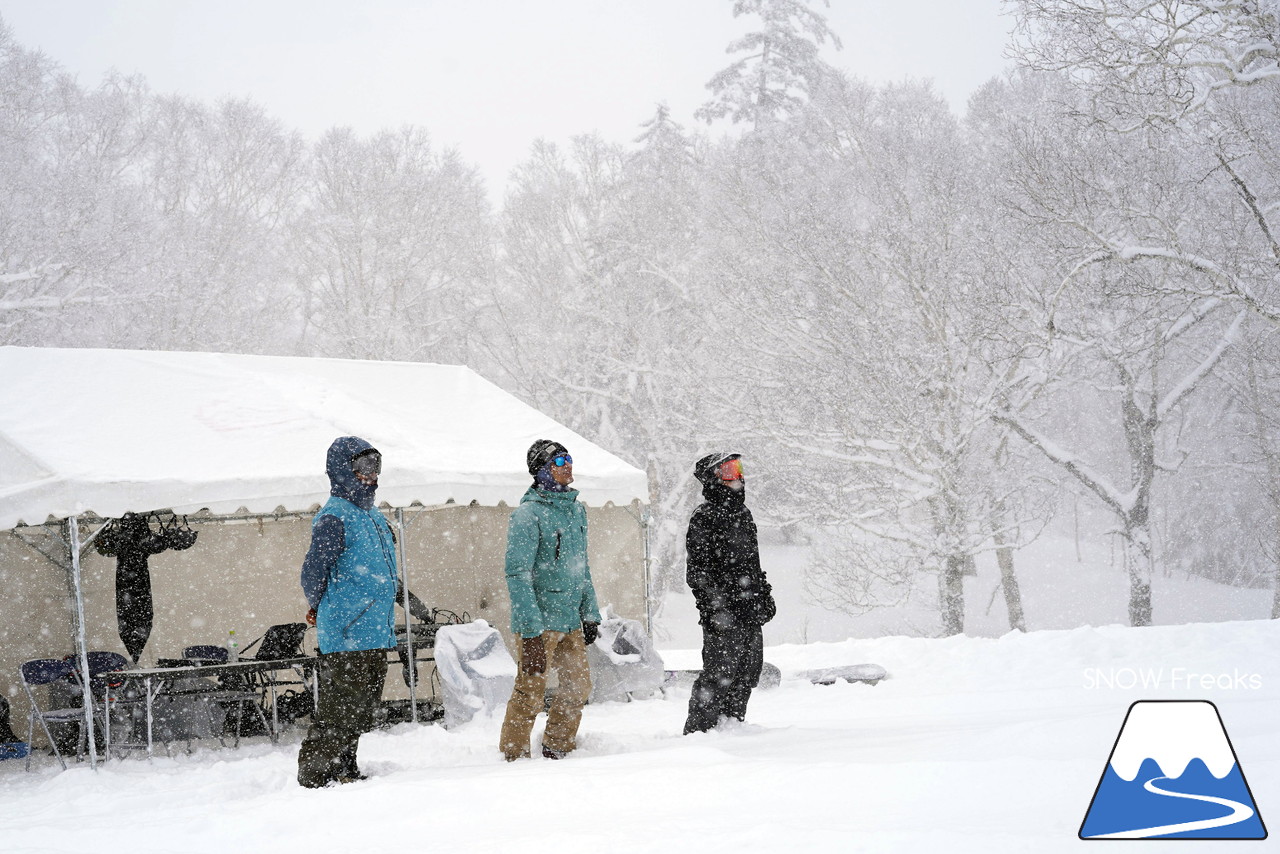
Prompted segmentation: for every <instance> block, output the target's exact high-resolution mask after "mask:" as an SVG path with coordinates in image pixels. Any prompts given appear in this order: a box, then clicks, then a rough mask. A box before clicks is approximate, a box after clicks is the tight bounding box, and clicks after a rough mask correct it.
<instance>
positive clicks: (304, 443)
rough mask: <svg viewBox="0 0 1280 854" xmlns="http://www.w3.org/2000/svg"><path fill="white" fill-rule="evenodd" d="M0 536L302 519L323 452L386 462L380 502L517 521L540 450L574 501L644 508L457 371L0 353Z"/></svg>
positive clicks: (574, 447)
mask: <svg viewBox="0 0 1280 854" xmlns="http://www.w3.org/2000/svg"><path fill="white" fill-rule="evenodd" d="M0 376H3V377H4V381H3V382H2V383H0V530H4V529H8V528H12V527H14V526H15V525H17V524H19V523H26V524H32V525H37V524H42V523H44V522H45V521H47V520H48V519H49V518H51V517H52V518H58V519H61V518H65V517H67V516H70V515H73V514H80V513H86V512H93V513H96V514H97V515H99V516H103V517H116V516H120V515H121V514H123V513H125V512H127V511H130V510H132V511H138V512H143V511H149V510H157V509H165V508H172V509H173V510H174V511H177V512H179V513H194V512H196V511H199V510H201V509H208V510H209V511H211V512H213V513H234V512H235V511H237V510H239V509H241V508H244V509H246V510H248V511H250V512H254V513H270V512H272V511H274V510H276V509H277V508H281V507H283V508H284V509H285V510H289V511H305V510H308V509H309V508H311V507H313V506H315V505H317V504H322V503H323V502H324V501H325V500H326V498H327V496H328V494H329V481H328V478H327V477H326V476H325V473H324V461H325V453H326V451H327V450H328V447H329V445H330V443H331V442H332V441H333V440H334V439H335V438H337V437H338V436H347V435H355V436H360V437H362V438H364V439H367V440H368V441H369V442H371V443H373V445H374V446H375V447H377V448H378V449H379V450H381V451H382V453H383V472H382V478H381V485H380V488H379V490H378V502H379V503H383V502H385V503H388V504H390V505H392V506H395V507H407V506H409V505H410V504H412V503H414V502H420V503H422V504H425V505H432V504H444V503H446V502H447V501H448V500H449V499H452V500H454V501H456V502H457V503H460V504H465V503H470V502H471V501H476V502H479V503H480V504H486V505H495V504H497V503H499V502H506V503H508V504H515V503H516V502H518V501H519V499H520V496H521V495H523V494H524V491H525V490H526V489H527V488H528V486H529V484H530V482H531V481H530V478H529V474H528V470H527V469H526V467H525V452H526V450H527V449H528V447H529V445H530V444H531V443H532V442H533V441H534V440H535V439H538V438H543V437H545V438H549V439H555V440H557V441H560V442H561V443H563V444H564V445H565V446H566V447H568V448H569V451H570V453H572V454H573V457H574V476H575V479H576V480H575V483H574V487H575V488H576V489H579V490H580V491H581V493H582V495H581V498H582V500H583V501H585V502H587V503H589V504H594V505H602V504H604V503H606V502H610V501H612V502H614V503H616V504H626V503H630V502H631V501H632V500H633V499H639V500H640V501H642V502H647V501H648V486H647V483H646V479H645V475H644V473H643V472H641V471H640V470H639V469H636V468H635V467H633V466H631V465H628V464H627V463H625V462H623V461H622V460H620V459H619V458H617V457H615V456H613V455H612V454H610V453H608V452H607V451H605V450H603V449H601V448H599V447H597V446H596V445H593V444H592V443H590V442H588V441H587V440H585V439H583V438H582V437H580V436H578V435H577V434H575V433H573V432H571V431H570V430H568V429H567V428H565V427H563V426H561V425H560V424H559V423H557V422H555V421H553V420H552V419H551V418H549V417H547V416H546V415H544V414H542V413H541V412H539V411H537V410H536V409H533V408H532V407H529V406H526V405H525V404H523V403H521V402H520V401H519V400H517V399H516V398H515V397H513V396H512V395H510V394H508V393H506V392H505V391H503V390H502V389H500V388H498V387H497V386H496V385H494V384H493V383H491V382H489V381H487V380H485V379H483V378H481V377H480V376H479V375H478V374H476V373H475V372H474V371H472V370H470V369H469V368H464V367H457V366H452V365H430V364H419V363H409V362H363V361H351V360H343V359H308V358H293V357H279V356H240V355H229V354H219V353H174V352H158V351H135V350H90V349H55V348H35V347H0Z"/></svg>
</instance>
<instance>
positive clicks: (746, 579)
mask: <svg viewBox="0 0 1280 854" xmlns="http://www.w3.org/2000/svg"><path fill="white" fill-rule="evenodd" d="M702 496H703V498H704V499H705V501H704V502H703V503H702V504H700V505H698V508H697V509H696V510H694V511H693V517H692V518H690V520H689V531H688V533H687V535H686V537H685V548H686V551H687V555H688V570H687V573H686V576H685V578H686V580H687V581H688V582H689V589H690V590H692V591H693V597H694V599H695V601H696V602H697V603H698V617H699V618H698V622H699V623H700V624H701V625H702V626H703V627H705V628H709V629H712V630H716V629H729V628H733V627H735V626H763V625H764V624H765V623H767V622H769V621H770V620H772V619H773V616H774V614H775V613H776V611H777V606H776V605H775V604H774V601H773V588H772V587H770V586H769V582H768V580H766V578H765V574H764V570H763V569H761V567H760V545H759V542H758V539H757V534H756V523H755V520H754V519H752V517H751V511H750V510H748V509H747V507H746V503H745V499H746V490H745V485H744V489H743V490H741V491H734V490H732V489H729V488H728V487H726V486H724V484H722V483H721V482H720V481H719V479H718V478H716V477H714V475H712V476H710V477H708V478H706V479H703V480H702Z"/></svg>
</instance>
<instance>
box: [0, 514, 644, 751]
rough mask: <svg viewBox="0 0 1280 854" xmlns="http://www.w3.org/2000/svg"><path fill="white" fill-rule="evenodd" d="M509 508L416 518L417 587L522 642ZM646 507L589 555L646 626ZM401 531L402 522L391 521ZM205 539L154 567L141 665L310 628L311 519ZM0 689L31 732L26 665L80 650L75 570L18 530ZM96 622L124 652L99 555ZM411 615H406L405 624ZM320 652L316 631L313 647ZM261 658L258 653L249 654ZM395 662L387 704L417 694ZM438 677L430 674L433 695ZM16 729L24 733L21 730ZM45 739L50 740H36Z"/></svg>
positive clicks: (2, 575)
mask: <svg viewBox="0 0 1280 854" xmlns="http://www.w3.org/2000/svg"><path fill="white" fill-rule="evenodd" d="M510 513H511V510H510V508H507V507H504V506H499V507H484V506H478V505H470V506H467V505H446V506H444V507H434V508H425V509H418V508H414V509H411V510H406V511H405V513H404V516H405V542H406V563H407V567H408V572H409V588H410V589H411V590H412V591H413V592H414V593H415V594H416V595H417V596H418V597H419V598H420V599H422V600H423V602H424V603H426V604H427V605H428V606H430V607H435V608H441V609H445V610H448V611H452V612H454V613H456V614H457V615H458V616H460V617H462V616H466V617H468V618H470V619H484V620H487V621H488V622H489V623H490V624H491V625H494V626H496V627H497V628H499V629H500V630H501V631H502V632H503V635H504V638H505V639H506V641H507V644H508V648H510V649H514V647H513V646H512V638H511V636H510V632H509V629H508V626H509V623H510V605H509V601H508V596H507V587H506V579H505V575H504V572H503V563H504V556H505V553H506V529H507V518H508V516H509V515H510ZM640 513H641V507H640V505H639V504H638V503H633V504H632V505H630V506H628V507H615V506H613V505H606V506H604V507H589V508H588V510H587V516H588V525H589V535H590V539H589V555H588V558H589V560H590V563H591V569H592V576H593V578H594V580H595V584H596V591H597V596H598V598H599V601H600V605H601V607H604V606H605V605H609V606H610V607H611V609H612V610H613V612H614V613H617V614H621V615H622V616H626V617H629V618H633V619H639V620H642V621H643V620H644V619H645V611H646V608H645V578H644V532H643V529H642V528H641V526H640V524H639V521H638V520H639V518H640ZM391 521H392V524H393V527H394V524H395V520H394V516H392V518H391ZM194 526H195V527H196V529H197V530H198V531H199V538H198V540H197V542H196V544H195V546H194V547H192V548H191V549H188V550H186V551H180V552H174V551H167V552H163V553H161V554H159V555H156V556H154V557H152V558H151V560H150V571H151V579H152V595H153V599H154V605H155V621H154V626H153V629H152V633H151V638H150V640H149V642H148V644H147V647H146V649H145V651H144V652H143V657H142V661H141V663H142V664H144V665H147V664H154V663H155V661H156V659H157V658H178V657H180V656H181V654H182V648H183V647H185V646H189V645H192V644H205V643H207V644H218V645H223V644H225V643H226V641H227V638H228V632H229V631H230V630H231V629H234V630H235V631H236V635H237V638H238V639H239V642H240V645H241V647H243V646H245V645H246V644H247V643H249V642H251V641H253V640H255V639H257V638H259V637H261V635H262V633H263V632H264V631H265V630H266V629H267V627H268V626H271V625H274V624H277V623H291V622H298V621H301V620H302V618H303V615H305V613H306V609H307V606H306V601H305V599H303V596H302V590H301V588H300V586H299V580H298V576H299V569H300V567H301V565H302V559H303V556H304V555H305V554H306V550H307V545H308V543H309V542H310V531H311V521H310V519H309V518H285V519H278V520H277V519H262V520H257V519H255V520H250V521H230V522H218V523H214V524H195V525H194ZM0 582H3V583H4V585H5V587H4V589H5V590H6V596H5V598H4V600H0V641H3V643H0V690H4V691H5V692H6V694H7V696H9V699H10V701H11V703H12V705H13V719H14V721H15V722H22V723H23V725H24V728H23V729H22V734H25V719H26V715H27V704H26V701H25V696H22V692H21V688H20V686H19V684H18V676H17V669H18V666H19V664H21V662H22V661H24V660H26V659H28V658H35V657H62V656H64V655H69V654H70V653H71V652H72V651H73V649H74V643H73V641H72V621H71V616H70V610H69V604H68V603H69V596H70V594H69V587H68V584H67V581H66V574H65V572H64V571H63V570H61V569H59V568H58V567H56V566H55V565H53V564H52V563H51V562H49V561H48V560H47V559H45V558H44V557H42V556H41V555H39V554H38V553H37V552H35V551H34V550H33V549H31V548H30V547H29V546H27V545H26V544H25V543H23V542H21V541H19V540H18V539H17V538H16V537H15V536H14V535H13V534H12V533H11V532H6V533H4V534H3V535H0ZM83 585H84V598H85V624H86V636H87V641H88V645H89V649H103V650H114V651H117V652H122V653H123V652H124V648H123V645H122V643H121V641H120V637H119V634H118V632H117V625H116V613H115V559H114V558H110V557H104V556H102V555H99V554H97V553H96V552H95V551H94V550H93V549H92V548H90V549H89V551H88V553H87V554H86V555H85V559H84V563H83ZM402 619H403V614H402V613H401V612H400V611H399V609H397V620H402ZM314 649H315V630H314V629H312V630H310V631H309V632H308V633H307V636H306V638H305V639H304V641H303V650H304V652H306V653H308V654H311V653H313V652H314ZM250 654H252V651H250ZM400 673H401V671H400V668H399V667H398V666H395V665H393V666H392V668H391V669H390V671H389V673H388V677H387V689H386V693H385V696H386V697H387V698H404V697H407V696H408V691H407V689H406V688H405V685H404V682H403V679H402V678H401V675H400ZM430 677H431V669H430V667H420V668H419V678H420V679H421V680H422V682H423V685H424V690H423V691H421V692H420V696H425V695H427V694H428V693H429V685H430ZM15 728H16V727H15ZM37 741H39V742H41V743H42V742H43V739H39V738H38V739H37Z"/></svg>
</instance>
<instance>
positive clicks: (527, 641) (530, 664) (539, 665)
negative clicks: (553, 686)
mask: <svg viewBox="0 0 1280 854" xmlns="http://www.w3.org/2000/svg"><path fill="white" fill-rule="evenodd" d="M520 669H521V670H523V671H524V672H525V673H529V674H533V675H537V674H539V673H546V672H547V648H546V647H545V646H543V644H542V635H538V636H537V637H536V638H521V639H520Z"/></svg>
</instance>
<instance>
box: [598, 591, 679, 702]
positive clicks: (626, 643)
mask: <svg viewBox="0 0 1280 854" xmlns="http://www.w3.org/2000/svg"><path fill="white" fill-rule="evenodd" d="M587 663H588V664H589V665H590V666H591V697H590V700H589V702H592V703H602V702H605V701H608V700H626V699H628V696H629V695H631V694H635V695H637V696H644V695H647V694H649V693H650V692H652V691H655V690H657V689H658V688H661V687H662V681H663V679H664V678H665V676H666V673H665V670H664V668H663V665H662V656H660V655H659V654H658V651H657V650H656V649H654V647H653V641H652V640H650V639H649V636H648V635H647V634H645V631H644V626H643V625H641V623H640V621H639V620H626V619H623V618H622V617H618V616H613V615H611V614H610V613H609V609H608V608H607V607H606V608H605V609H604V620H603V622H601V623H600V636H599V637H597V638H596V642H595V643H593V644H591V645H589V646H588V647H587Z"/></svg>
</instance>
